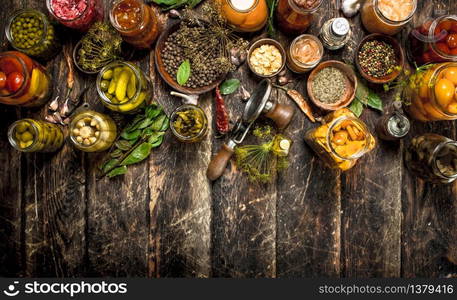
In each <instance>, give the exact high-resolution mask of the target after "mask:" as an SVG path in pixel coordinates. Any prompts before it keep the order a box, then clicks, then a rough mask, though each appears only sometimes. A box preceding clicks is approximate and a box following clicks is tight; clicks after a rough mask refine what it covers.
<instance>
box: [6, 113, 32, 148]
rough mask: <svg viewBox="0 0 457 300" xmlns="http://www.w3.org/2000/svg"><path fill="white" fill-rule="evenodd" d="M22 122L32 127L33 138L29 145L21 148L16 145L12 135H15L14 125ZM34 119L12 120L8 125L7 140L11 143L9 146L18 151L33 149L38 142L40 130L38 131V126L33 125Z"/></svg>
mask: <svg viewBox="0 0 457 300" xmlns="http://www.w3.org/2000/svg"><path fill="white" fill-rule="evenodd" d="M23 122H26V123H28V124H29V125H30V127H31V128H32V129H33V133H34V135H33V136H34V137H35V138H34V140H33V142H32V143H31V144H30V146H28V147H27V148H21V147H19V146H18V144H17V142H16V140H15V138H14V136H15V134H14V133H15V130H16V127H17V126H18V125H19V124H20V123H23ZM34 122H35V120H33V119H28V118H27V119H21V120H17V121H16V122H14V123H13V124H11V125H10V127H9V128H8V140H9V142H10V144H11V146H13V147H14V148H15V149H16V150H18V151H27V150H30V149H33V147H34V146H35V145H36V143H37V142H38V138H37V137H38V136H39V134H40V132H39V131H38V127H37V126H36V125H35V123H34Z"/></svg>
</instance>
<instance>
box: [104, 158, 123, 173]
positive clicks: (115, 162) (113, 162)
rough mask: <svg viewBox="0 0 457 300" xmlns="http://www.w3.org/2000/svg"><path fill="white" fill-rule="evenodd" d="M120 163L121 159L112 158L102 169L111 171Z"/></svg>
mask: <svg viewBox="0 0 457 300" xmlns="http://www.w3.org/2000/svg"><path fill="white" fill-rule="evenodd" d="M118 163H119V160H117V159H110V160H108V161H107V162H106V163H105V164H104V165H103V167H102V168H101V169H102V171H103V173H106V172H108V171H110V170H111V169H113V168H114V167H116V166H117V165H118Z"/></svg>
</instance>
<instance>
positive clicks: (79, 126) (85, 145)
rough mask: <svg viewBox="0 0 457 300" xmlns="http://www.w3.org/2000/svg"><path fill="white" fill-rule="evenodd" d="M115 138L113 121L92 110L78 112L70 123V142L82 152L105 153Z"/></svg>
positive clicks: (115, 130)
mask: <svg viewBox="0 0 457 300" xmlns="http://www.w3.org/2000/svg"><path fill="white" fill-rule="evenodd" d="M116 136H117V129H116V124H115V123H114V121H113V119H111V118H110V117H109V116H107V115H104V114H101V113H98V112H96V111H93V110H84V111H80V112H78V113H77V114H76V115H75V116H74V117H73V120H72V121H71V123H70V140H71V142H72V144H73V145H74V146H75V147H76V148H77V149H79V150H82V151H84V152H101V151H105V150H107V149H108V148H109V147H111V145H112V144H113V143H114V141H115V140H116Z"/></svg>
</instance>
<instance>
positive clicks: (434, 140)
mask: <svg viewBox="0 0 457 300" xmlns="http://www.w3.org/2000/svg"><path fill="white" fill-rule="evenodd" d="M405 163H406V165H407V167H408V168H409V169H410V170H411V171H412V172H413V173H414V174H415V175H417V176H419V177H420V178H422V179H424V180H426V181H429V182H432V183H451V182H453V181H455V180H456V179H457V142H456V141H453V140H451V139H449V138H446V137H444V136H441V135H437V134H431V133H428V134H424V135H421V136H417V137H415V138H413V139H412V141H411V145H410V146H409V147H408V149H407V150H406V152H405Z"/></svg>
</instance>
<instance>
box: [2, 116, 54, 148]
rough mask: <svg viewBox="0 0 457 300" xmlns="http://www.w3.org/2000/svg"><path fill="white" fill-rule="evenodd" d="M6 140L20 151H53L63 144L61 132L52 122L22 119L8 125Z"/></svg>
mask: <svg viewBox="0 0 457 300" xmlns="http://www.w3.org/2000/svg"><path fill="white" fill-rule="evenodd" d="M8 140H9V142H10V144H11V146H13V147H14V148H16V150H19V151H22V152H54V151H57V150H58V149H60V147H62V145H63V132H62V130H61V129H60V127H59V126H57V125H55V124H52V123H48V122H43V121H37V120H33V119H22V120H19V121H16V122H14V123H13V124H12V125H11V126H10V127H9V129H8Z"/></svg>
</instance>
